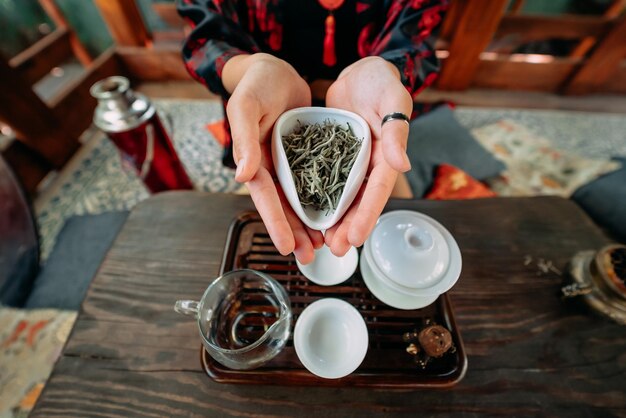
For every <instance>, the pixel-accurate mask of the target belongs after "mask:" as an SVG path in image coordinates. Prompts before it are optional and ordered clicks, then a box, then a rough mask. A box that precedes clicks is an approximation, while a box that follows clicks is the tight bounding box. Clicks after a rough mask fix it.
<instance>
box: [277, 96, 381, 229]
mask: <svg viewBox="0 0 626 418" xmlns="http://www.w3.org/2000/svg"><path fill="white" fill-rule="evenodd" d="M327 120H330V121H331V122H335V123H339V124H341V125H344V126H345V124H350V127H351V128H352V131H353V132H354V135H355V136H356V137H357V138H361V139H362V143H361V149H360V151H359V154H358V155H357V157H356V160H355V161H354V165H353V166H352V170H351V171H350V174H349V175H348V179H347V182H346V185H345V187H344V189H343V193H342V194H341V198H340V199H339V203H338V205H337V208H336V209H335V210H334V211H331V212H328V213H326V212H325V211H316V210H314V209H312V208H303V207H302V205H301V204H300V199H299V197H298V193H297V192H296V187H295V184H294V181H293V176H292V174H291V169H290V168H289V163H288V162H287V155H286V154H285V149H284V148H283V141H282V137H283V136H284V135H288V134H290V133H291V132H293V131H294V129H296V127H297V126H298V124H299V123H302V124H313V123H324V122H325V121H327ZM371 146H372V139H371V135H370V128H369V125H368V124H367V122H365V120H364V119H363V118H362V117H360V116H359V115H357V114H356V113H352V112H348V111H347V110H342V109H333V108H327V107H301V108H297V109H292V110H289V111H287V112H285V113H283V114H282V115H281V116H280V117H279V118H278V120H277V121H276V124H275V125H274V131H273V133H272V159H273V161H274V169H275V170H276V175H277V177H278V181H279V182H280V185H281V187H282V189H283V192H284V193H285V197H287V200H288V201H289V204H290V205H291V207H292V208H293V210H294V211H295V212H296V215H298V217H300V219H301V220H302V222H304V224H305V225H306V226H308V227H309V228H311V229H315V230H318V231H324V230H326V229H329V228H330V227H332V226H333V225H335V224H336V223H337V222H338V221H339V219H341V217H342V216H343V215H344V214H345V213H346V210H348V208H349V207H350V205H351V204H352V201H353V200H354V198H355V197H356V194H357V192H358V191H359V188H360V187H361V184H362V183H363V179H364V178H365V174H366V173H367V168H368V166H369V161H370V152H371Z"/></svg>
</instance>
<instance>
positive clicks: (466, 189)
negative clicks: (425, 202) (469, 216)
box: [424, 164, 496, 200]
mask: <svg viewBox="0 0 626 418" xmlns="http://www.w3.org/2000/svg"><path fill="white" fill-rule="evenodd" d="M495 196H496V194H495V193H494V192H492V191H491V190H489V188H488V187H487V186H485V185H484V184H482V183H481V182H479V181H477V180H475V179H473V178H472V177H471V176H470V175H469V174H467V173H466V172H464V171H463V170H460V169H458V168H456V167H454V166H451V165H448V164H441V165H440V166H439V167H437V173H436V175H435V181H434V183H433V187H432V188H431V189H430V191H429V192H428V193H427V194H426V196H424V197H425V198H426V199H431V200H452V199H478V198H481V197H495Z"/></svg>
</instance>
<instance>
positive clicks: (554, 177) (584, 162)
mask: <svg viewBox="0 0 626 418" xmlns="http://www.w3.org/2000/svg"><path fill="white" fill-rule="evenodd" d="M472 134H473V135H474V136H475V137H476V139H477V140H478V141H479V142H480V143H481V144H482V145H483V146H484V147H485V148H486V149H488V150H489V151H490V152H491V153H492V154H493V155H494V156H495V157H496V158H498V159H500V160H501V161H502V162H504V163H505V164H506V166H507V169H506V170H505V171H504V173H502V174H501V175H500V176H498V177H496V178H494V179H489V180H488V181H487V184H488V185H489V187H490V188H491V189H492V190H493V191H494V192H496V193H497V194H498V195H500V196H536V195H555V196H562V197H570V196H571V195H572V194H573V193H574V191H575V190H576V189H578V188H579V187H580V186H582V185H584V184H587V183H589V182H590V181H592V180H595V179H596V178H598V177H600V176H601V175H603V174H606V173H609V172H611V171H614V170H616V169H618V168H620V166H621V165H620V164H619V163H618V162H616V161H611V160H603V159H591V158H585V157H583V156H579V155H575V154H571V153H567V152H563V151H559V150H556V149H554V148H553V147H552V145H551V143H550V141H548V140H547V139H545V138H542V137H539V136H536V135H534V134H532V133H530V132H529V131H528V130H527V129H526V128H525V127H524V126H522V125H519V124H517V123H515V122H513V121H510V120H501V121H499V122H497V123H493V124H491V125H486V126H483V127H481V128H477V129H474V130H473V131H472ZM589 140H590V141H593V140H594V138H589Z"/></svg>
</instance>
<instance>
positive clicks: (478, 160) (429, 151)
mask: <svg viewBox="0 0 626 418" xmlns="http://www.w3.org/2000/svg"><path fill="white" fill-rule="evenodd" d="M407 154H408V156H409V160H410V161H411V171H409V172H408V173H406V177H407V180H408V181H409V184H410V185H411V189H412V191H413V195H414V196H415V197H421V196H423V195H424V193H425V192H426V191H427V190H428V188H429V187H430V186H431V184H432V182H433V180H434V173H435V169H436V168H437V166H438V165H439V164H451V165H454V166H455V167H458V168H460V169H461V170H463V171H465V172H466V173H468V174H469V175H470V176H472V177H473V178H475V179H478V180H484V179H486V178H489V177H493V176H496V175H498V174H499V173H500V172H501V171H503V170H504V169H505V166H504V164H502V163H501V162H500V161H499V160H497V159H496V158H494V157H493V156H492V155H491V154H490V153H489V152H488V151H487V150H485V148H483V147H482V146H481V145H480V144H479V143H478V142H477V141H476V139H474V137H473V136H472V135H471V133H470V132H469V131H468V130H467V129H466V128H464V127H463V126H462V125H461V124H460V123H459V122H458V121H457V120H456V118H455V116H454V112H452V110H451V109H450V108H449V107H448V106H440V107H438V108H437V109H435V110H433V111H432V112H430V113H427V114H425V115H423V116H420V117H418V118H417V119H415V120H412V121H411V128H410V132H409V142H408V148H407Z"/></svg>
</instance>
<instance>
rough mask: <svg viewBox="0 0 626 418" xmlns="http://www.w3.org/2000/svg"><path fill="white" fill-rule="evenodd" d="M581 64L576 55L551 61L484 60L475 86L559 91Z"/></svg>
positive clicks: (480, 65)
mask: <svg viewBox="0 0 626 418" xmlns="http://www.w3.org/2000/svg"><path fill="white" fill-rule="evenodd" d="M579 65H580V61H579V60H572V59H566V60H558V59H557V60H554V61H552V62H547V63H533V62H522V61H512V60H511V59H510V58H508V57H504V58H497V59H488V60H481V61H480V63H479V65H478V69H477V70H476V74H475V77H474V80H473V82H472V86H473V87H484V88H494V89H508V90H536V91H546V92H556V91H558V89H559V88H560V86H561V85H562V84H563V82H564V81H565V80H566V79H567V77H568V76H569V75H570V74H571V72H572V71H574V70H575V69H576V68H577V67H578V66H579Z"/></svg>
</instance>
